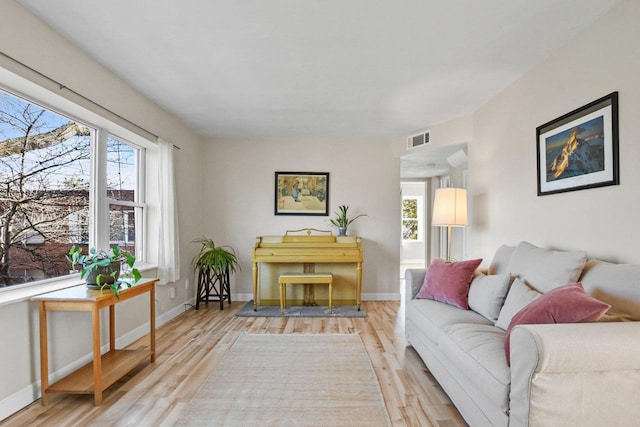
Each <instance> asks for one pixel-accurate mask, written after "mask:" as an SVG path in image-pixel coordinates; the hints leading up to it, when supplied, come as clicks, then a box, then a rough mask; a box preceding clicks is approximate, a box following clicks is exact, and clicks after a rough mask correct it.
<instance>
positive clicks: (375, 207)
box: [201, 140, 400, 299]
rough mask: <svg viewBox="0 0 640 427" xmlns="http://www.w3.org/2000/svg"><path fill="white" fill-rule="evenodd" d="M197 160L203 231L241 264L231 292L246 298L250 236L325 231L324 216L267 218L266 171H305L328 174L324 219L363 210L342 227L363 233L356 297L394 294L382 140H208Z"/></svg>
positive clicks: (388, 167)
mask: <svg viewBox="0 0 640 427" xmlns="http://www.w3.org/2000/svg"><path fill="white" fill-rule="evenodd" d="M201 158H202V162H203V165H202V170H203V171H204V175H203V179H204V183H205V184H204V187H203V193H202V210H203V215H204V218H203V233H204V234H206V235H207V236H209V237H212V238H213V239H214V241H215V242H216V244H218V245H229V246H232V247H233V248H235V249H236V251H237V252H238V255H239V259H240V263H241V265H242V271H240V272H239V273H236V274H234V275H233V276H234V277H232V294H236V295H238V294H240V295H239V297H240V298H242V299H247V298H250V297H251V296H252V285H251V284H252V276H251V265H252V264H251V249H252V248H253V246H254V244H255V240H256V237H258V236H265V235H266V236H274V235H275V236H280V235H283V234H284V233H285V231H286V230H293V229H300V228H305V227H313V228H318V229H322V230H329V229H331V224H330V223H329V220H328V218H329V217H326V216H288V215H286V216H283V215H278V216H276V215H274V184H275V177H274V173H275V172H276V171H281V172H300V171H302V172H304V171H308V172H329V212H330V216H333V212H335V211H336V210H337V207H338V206H339V205H343V204H346V205H349V206H350V208H349V212H350V213H352V214H360V213H366V214H367V215H368V216H367V217H363V218H359V219H358V220H357V221H355V222H354V223H353V224H351V225H350V226H349V229H348V234H357V235H359V236H361V237H362V238H363V250H364V264H363V281H362V286H363V290H362V292H363V297H365V298H369V299H371V298H380V299H388V298H392V297H393V298H397V297H398V296H399V262H400V261H399V253H400V237H399V233H400V180H399V176H400V174H399V159H397V158H393V155H392V148H391V144H390V142H389V141H383V140H370V141H299V140H295V141H292V140H260V141H220V140H211V141H209V144H207V145H205V149H204V151H203V153H202V157H201ZM334 232H335V230H334Z"/></svg>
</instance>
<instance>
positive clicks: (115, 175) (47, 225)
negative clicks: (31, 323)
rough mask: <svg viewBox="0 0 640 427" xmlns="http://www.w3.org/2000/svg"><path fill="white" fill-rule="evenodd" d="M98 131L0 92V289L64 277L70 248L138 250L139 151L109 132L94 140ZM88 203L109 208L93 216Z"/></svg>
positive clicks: (140, 190) (140, 162) (139, 213)
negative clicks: (101, 245)
mask: <svg viewBox="0 0 640 427" xmlns="http://www.w3.org/2000/svg"><path fill="white" fill-rule="evenodd" d="M101 133H105V132H104V131H102V130H99V129H97V128H96V127H92V126H90V125H87V124H85V123H81V122H79V121H77V120H74V119H70V118H68V117H65V116H64V115H61V114H58V113H56V112H53V111H51V110H49V109H47V108H44V107H42V106H40V105H38V104H36V103H34V102H32V101H29V100H26V99H23V98H21V97H18V96H15V95H12V94H10V93H8V92H4V91H0V288H6V287H10V286H14V285H20V284H24V283H27V282H33V281H35V280H41V279H49V278H54V277H59V276H63V275H66V274H69V264H68V263H67V261H66V258H65V254H66V253H67V252H68V250H69V248H70V247H71V246H72V245H80V246H83V247H84V248H85V251H86V250H87V248H88V247H90V246H96V243H95V242H105V241H107V239H108V240H113V241H114V243H115V244H119V245H121V246H125V247H126V248H127V250H129V251H131V252H133V251H136V252H139V250H140V245H139V244H138V245H136V242H140V241H141V238H140V236H139V235H138V234H139V233H140V232H141V230H142V228H141V225H140V220H141V218H142V217H143V214H142V212H143V209H144V204H143V200H142V197H141V194H143V189H142V186H141V180H140V179H139V177H140V176H142V175H141V173H142V171H141V169H142V161H141V159H142V157H143V155H144V150H143V149H141V148H137V147H135V146H134V145H133V144H129V143H127V142H126V141H123V140H120V139H118V138H115V137H107V138H104V142H101V139H100V138H98V137H97V136H98V135H100V134H101ZM105 134H106V133H105ZM103 145H104V146H105V147H106V149H105V147H103ZM101 151H102V152H104V151H106V153H107V155H106V156H100V155H98V154H96V153H100V152H101ZM100 158H104V159H105V160H104V162H105V165H104V166H97V163H96V159H100ZM92 165H93V166H94V167H92ZM95 166H97V167H95ZM105 174H106V177H105ZM101 177H102V179H101ZM100 182H102V183H104V182H107V189H106V191H98V190H97V188H102V189H104V185H103V186H102V187H99V186H98V183H100ZM91 203H94V204H95V205H96V206H105V207H106V206H110V207H111V208H110V214H109V216H108V217H107V216H106V215H105V218H104V219H101V218H100V216H99V215H95V216H96V217H95V218H94V217H93V216H92V215H91V213H90V209H89V208H90V204H91ZM100 221H101V222H106V221H108V222H109V224H100V223H99V222H100ZM107 229H109V232H110V236H115V237H114V238H113V239H110V238H109V237H107V236H106V233H107V231H106V230H107ZM100 230H105V231H100ZM102 233H104V234H105V236H102V237H101V236H100V235H99V234H102Z"/></svg>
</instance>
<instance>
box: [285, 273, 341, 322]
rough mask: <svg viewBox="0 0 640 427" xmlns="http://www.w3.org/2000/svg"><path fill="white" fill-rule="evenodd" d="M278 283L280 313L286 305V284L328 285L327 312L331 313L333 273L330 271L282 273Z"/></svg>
mask: <svg viewBox="0 0 640 427" xmlns="http://www.w3.org/2000/svg"><path fill="white" fill-rule="evenodd" d="M278 282H279V283H280V313H282V314H284V308H285V306H286V305H287V284H290V285H295V284H304V285H329V313H333V274H331V273H284V274H281V275H280V279H279V280H278Z"/></svg>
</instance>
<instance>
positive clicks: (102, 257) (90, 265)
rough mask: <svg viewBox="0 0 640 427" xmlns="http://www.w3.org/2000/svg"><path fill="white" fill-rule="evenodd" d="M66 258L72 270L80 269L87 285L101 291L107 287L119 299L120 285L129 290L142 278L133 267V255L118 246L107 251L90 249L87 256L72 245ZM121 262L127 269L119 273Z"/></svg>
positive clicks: (134, 258)
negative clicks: (79, 267) (94, 286)
mask: <svg viewBox="0 0 640 427" xmlns="http://www.w3.org/2000/svg"><path fill="white" fill-rule="evenodd" d="M66 258H67V261H69V264H71V269H72V270H76V266H77V265H79V266H81V267H82V270H81V271H80V278H81V279H85V280H86V281H87V284H88V285H96V286H97V287H99V288H100V290H101V291H102V290H103V289H104V288H105V287H107V286H108V287H109V289H111V290H112V291H113V293H114V294H115V296H116V297H120V285H121V284H122V283H124V284H125V285H126V286H127V287H128V288H130V287H131V285H132V284H133V283H135V282H137V281H138V280H140V278H141V277H142V276H141V274H140V271H138V269H137V268H134V267H133V264H134V263H135V262H136V257H135V255H132V254H130V253H128V252H126V251H123V250H122V249H120V247H119V246H113V247H112V248H111V249H109V250H108V251H105V250H102V249H96V248H91V249H89V253H88V254H83V253H82V248H81V247H79V246H75V245H74V246H72V247H71V249H69V253H68V254H67V255H66ZM123 262H124V263H126V264H127V266H128V267H129V268H128V269H127V270H125V271H121V265H122V263H123ZM119 278H121V280H120V281H118V279H119Z"/></svg>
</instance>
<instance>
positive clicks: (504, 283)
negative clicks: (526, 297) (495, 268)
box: [469, 273, 511, 323]
mask: <svg viewBox="0 0 640 427" xmlns="http://www.w3.org/2000/svg"><path fill="white" fill-rule="evenodd" d="M509 285H511V275H510V274H508V273H505V274H494V275H491V276H485V275H484V274H477V275H476V276H475V277H474V278H473V281H472V282H471V286H470V287H469V308H470V309H471V310H473V311H475V312H476V313H478V314H481V315H482V316H484V317H485V318H486V319H488V320H491V322H492V323H496V320H498V315H499V314H500V309H501V308H502V305H503V304H504V300H505V298H506V297H507V292H509Z"/></svg>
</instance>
